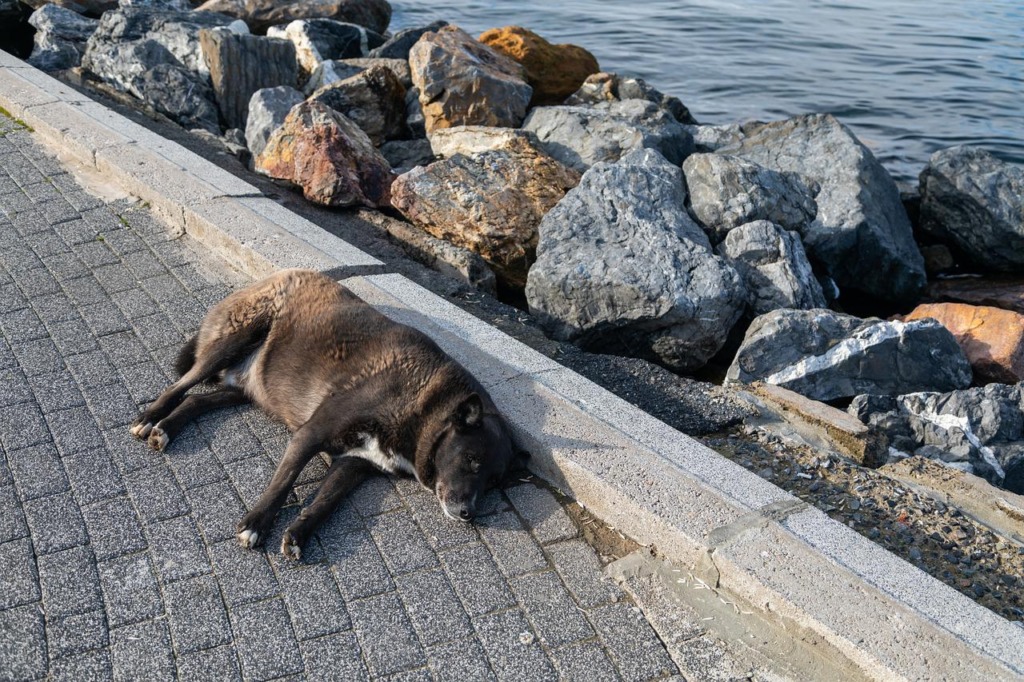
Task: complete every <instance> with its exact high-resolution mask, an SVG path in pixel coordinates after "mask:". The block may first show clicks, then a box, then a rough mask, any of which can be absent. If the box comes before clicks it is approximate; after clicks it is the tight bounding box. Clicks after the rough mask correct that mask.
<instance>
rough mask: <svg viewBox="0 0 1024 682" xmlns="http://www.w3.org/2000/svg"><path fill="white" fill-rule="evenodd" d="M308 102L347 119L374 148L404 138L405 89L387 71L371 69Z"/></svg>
mask: <svg viewBox="0 0 1024 682" xmlns="http://www.w3.org/2000/svg"><path fill="white" fill-rule="evenodd" d="M309 99H310V101H314V102H320V103H322V104H325V105H327V106H329V107H331V108H332V109H334V110H335V111H340V112H341V113H343V114H345V115H346V116H348V117H349V118H350V119H352V120H353V121H355V123H356V125H358V126H359V127H360V128H362V129H363V132H365V133H366V134H367V135H369V136H370V140H371V141H372V142H373V144H374V145H376V146H380V145H381V144H383V143H384V141H385V140H394V139H397V138H400V137H403V136H404V134H405V88H404V87H403V86H402V84H401V83H400V82H399V81H398V78H396V77H395V74H394V73H393V72H392V71H391V69H388V68H387V67H384V66H374V67H371V68H369V69H367V70H366V71H363V72H362V73H358V74H356V75H355V76H352V77H351V78H346V79H345V80H343V81H338V82H337V83H332V84H331V85H328V86H325V87H323V88H320V89H319V90H317V91H316V92H315V93H313V96H312V97H310V98H309Z"/></svg>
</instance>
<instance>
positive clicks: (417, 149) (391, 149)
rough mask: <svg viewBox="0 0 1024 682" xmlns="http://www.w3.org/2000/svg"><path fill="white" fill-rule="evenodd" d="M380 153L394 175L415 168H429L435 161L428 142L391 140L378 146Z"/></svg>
mask: <svg viewBox="0 0 1024 682" xmlns="http://www.w3.org/2000/svg"><path fill="white" fill-rule="evenodd" d="M380 153H381V154H383V155H384V158H385V159H387V160H388V163H390V164H391V169H392V170H393V171H394V172H395V175H401V174H402V173H408V172H409V171H411V170H412V169H413V168H415V167H416V166H429V165H430V164H431V163H433V162H434V161H436V159H435V158H434V152H432V151H431V149H430V141H429V140H392V141H390V142H385V143H384V144H382V145H381V146H380Z"/></svg>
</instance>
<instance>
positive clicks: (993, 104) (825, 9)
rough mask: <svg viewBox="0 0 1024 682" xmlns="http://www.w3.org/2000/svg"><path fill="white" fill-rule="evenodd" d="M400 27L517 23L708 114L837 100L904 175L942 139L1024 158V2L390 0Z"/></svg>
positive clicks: (775, 112)
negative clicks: (586, 52)
mask: <svg viewBox="0 0 1024 682" xmlns="http://www.w3.org/2000/svg"><path fill="white" fill-rule="evenodd" d="M392 4H393V6H394V9H395V14H394V18H393V20H392V24H391V28H392V30H396V29H399V28H405V27H409V26H416V25H422V24H424V23H427V22H429V21H433V20H435V19H444V20H446V21H448V22H450V23H455V24H458V25H459V26H461V27H462V28H464V29H466V30H467V31H469V32H470V33H471V34H473V35H474V36H476V35H479V34H480V33H481V32H482V31H483V30H485V29H488V28H493V27H497V26H507V25H510V24H517V25H520V26H525V27H527V28H530V29H532V30H534V31H536V32H537V33H539V34H541V35H543V36H544V37H545V38H547V39H548V40H550V41H551V42H571V43H575V44H577V45H582V46H583V47H585V48H587V49H588V50H590V51H591V52H592V53H594V55H595V56H596V57H597V58H598V61H599V62H600V64H601V67H602V68H603V69H604V70H608V71H616V72H618V73H622V74H629V75H634V76H640V77H642V78H644V79H646V80H647V81H648V82H649V83H651V84H652V85H654V86H655V87H657V88H659V89H660V90H662V91H664V92H667V93H669V94H673V95H676V96H677V97H679V98H680V99H681V100H682V101H683V103H684V104H686V106H687V107H689V109H690V111H691V112H693V114H694V116H696V117H697V119H698V120H699V121H701V122H702V123H731V122H737V121H746V120H751V119H760V120H771V119H777V118H785V117H787V116H791V115H795V114H799V113H808V112H831V113H834V114H835V115H837V116H838V117H839V118H840V120H842V121H843V122H844V123H846V124H847V125H849V126H850V127H851V128H852V129H853V130H854V131H855V132H856V134H857V135H858V137H860V139H861V140H862V141H863V142H864V143H865V144H866V145H867V146H869V147H870V148H871V149H872V151H873V152H874V153H875V155H876V156H878V158H879V159H881V161H882V162H883V163H884V164H885V165H886V167H887V168H888V169H889V170H890V172H892V174H893V175H894V176H895V177H897V178H898V179H903V180H913V179H915V178H916V177H917V175H918V173H919V172H920V170H921V168H923V167H924V165H925V163H926V162H927V160H928V156H929V155H930V154H931V153H932V152H933V151H935V150H937V149H941V148H943V147H949V146H952V145H956V144H972V145H979V146H982V147H985V148H986V149H988V150H989V151H991V152H993V153H995V154H996V155H997V156H999V157H1000V158H1003V159H1005V160H1007V161H1013V162H1017V163H1024V3H1021V2H1020V0H986V1H985V2H971V1H969V0H968V1H966V2H964V1H963V0H932V1H931V2H926V1H924V0H861V2H857V3H854V2H823V1H820V0H811V1H809V2H808V1H800V0H761V1H759V2H756V3H754V2H745V3H741V2H728V1H723V2H715V1H712V0H705V1H700V0H698V1H695V2H679V1H678V0H676V1H668V0H645V1H643V2H632V3H629V4H628V5H627V4H625V3H611V2H600V1H599V0H557V1H554V2H552V1H550V0H549V1H546V2H545V1H538V0H519V1H517V2H486V1H482V0H469V1H468V2H452V1H451V0H392Z"/></svg>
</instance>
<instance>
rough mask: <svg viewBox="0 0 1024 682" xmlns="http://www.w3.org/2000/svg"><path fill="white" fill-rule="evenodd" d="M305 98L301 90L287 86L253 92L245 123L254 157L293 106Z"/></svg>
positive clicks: (246, 142) (247, 144) (247, 137)
mask: <svg viewBox="0 0 1024 682" xmlns="http://www.w3.org/2000/svg"><path fill="white" fill-rule="evenodd" d="M304 99H305V98H304V97H303V96H302V93H301V92H299V91H298V90H296V89H295V88H289V87H287V86H279V87H276V88H263V89H262V90H257V91H256V92H255V93H253V96H252V97H251V98H250V99H249V113H248V116H247V117H246V123H245V144H246V146H247V147H248V148H249V151H250V152H252V155H253V157H256V156H259V154H260V152H262V151H263V148H264V147H266V146H267V140H268V139H269V138H270V134H271V133H273V132H274V131H275V130H277V129H278V128H280V127H281V125H282V124H283V123H284V119H285V118H287V117H288V112H289V111H291V110H292V107H294V106H295V105H296V104H298V103H299V102H302V101H303V100H304Z"/></svg>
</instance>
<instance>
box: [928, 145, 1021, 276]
mask: <svg viewBox="0 0 1024 682" xmlns="http://www.w3.org/2000/svg"><path fill="white" fill-rule="evenodd" d="M920 180H921V229H922V231H924V232H925V233H926V234H928V235H931V236H932V237H934V238H936V239H939V240H941V241H943V242H945V243H947V244H949V245H950V246H952V247H955V248H956V249H958V250H959V251H960V252H962V253H963V255H964V256H965V257H967V258H968V259H969V260H970V261H971V262H972V263H973V264H974V265H977V266H979V267H983V268H986V269H989V270H996V271H999V272H1022V271H1024V201H1021V197H1022V196H1024V168H1021V167H1020V166H1016V165H1013V164H1008V163H1005V162H1003V161H1000V160H999V159H997V158H996V157H994V156H992V155H991V154H989V153H988V152H987V151H985V150H983V149H979V148H977V147H952V148H950V149H943V150H940V151H937V152H935V153H934V154H932V157H931V159H929V161H928V166H927V167H925V169H924V171H922V172H921V179H920Z"/></svg>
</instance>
